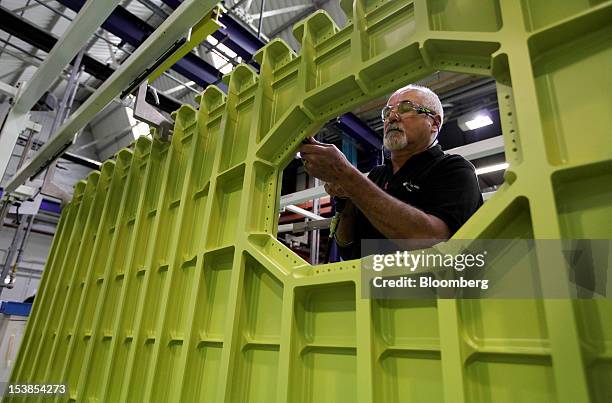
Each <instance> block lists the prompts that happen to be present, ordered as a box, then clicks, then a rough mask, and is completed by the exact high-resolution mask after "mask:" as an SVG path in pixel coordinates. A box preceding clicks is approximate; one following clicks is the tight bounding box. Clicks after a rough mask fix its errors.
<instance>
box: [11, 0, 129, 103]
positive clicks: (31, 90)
mask: <svg viewBox="0 0 612 403" xmlns="http://www.w3.org/2000/svg"><path fill="white" fill-rule="evenodd" d="M119 1H120V0H106V1H89V2H87V3H86V4H85V7H83V8H82V9H81V10H80V11H79V13H78V14H77V16H76V18H75V19H74V20H73V21H72V23H71V24H70V25H69V26H68V28H67V29H66V31H65V32H64V34H63V35H62V37H61V38H60V39H59V40H58V41H56V43H55V45H54V46H53V48H52V49H51V51H50V52H49V54H48V55H47V57H46V58H45V60H44V61H43V63H42V64H41V65H40V67H39V68H38V69H36V72H35V73H34V75H33V76H32V78H30V79H29V80H28V82H27V83H26V85H25V87H24V89H23V90H22V91H21V92H20V94H19V96H18V97H17V99H16V100H15V103H14V105H13V109H14V110H15V111H16V112H27V111H29V110H30V109H32V107H33V106H34V105H35V104H36V102H37V101H38V100H39V99H40V97H41V96H42V95H43V94H44V93H45V91H47V89H48V88H49V87H50V86H51V84H53V81H55V79H56V78H57V77H58V76H59V75H60V73H61V72H62V71H63V70H64V68H65V67H66V66H67V65H68V63H70V61H71V60H72V59H73V58H74V57H75V56H76V54H77V53H78V52H80V51H81V49H83V47H84V46H85V44H86V43H87V42H88V41H89V39H90V38H91V37H92V36H93V34H94V32H96V30H97V29H98V27H99V26H100V25H101V24H102V23H103V22H104V20H105V19H106V17H108V15H109V14H110V13H111V12H112V11H113V9H114V8H115V7H116V6H117V4H118V3H119Z"/></svg>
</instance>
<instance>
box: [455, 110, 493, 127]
mask: <svg viewBox="0 0 612 403" xmlns="http://www.w3.org/2000/svg"><path fill="white" fill-rule="evenodd" d="M492 124H493V119H491V116H490V115H489V111H487V110H486V109H484V110H479V111H476V112H470V113H466V114H465V115H461V116H459V118H457V125H458V126H459V128H460V129H461V130H463V131H464V132H466V131H468V130H474V129H478V128H480V127H484V126H489V125H492Z"/></svg>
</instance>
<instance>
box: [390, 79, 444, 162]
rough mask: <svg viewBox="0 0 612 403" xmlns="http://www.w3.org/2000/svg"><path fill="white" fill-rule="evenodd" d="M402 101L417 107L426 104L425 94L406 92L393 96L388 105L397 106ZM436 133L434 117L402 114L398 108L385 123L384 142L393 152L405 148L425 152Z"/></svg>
mask: <svg viewBox="0 0 612 403" xmlns="http://www.w3.org/2000/svg"><path fill="white" fill-rule="evenodd" d="M401 101H411V102H412V103H414V104H417V105H424V102H425V100H424V99H423V94H421V93H420V92H419V91H415V90H406V91H403V92H396V93H395V94H393V95H391V98H389V101H387V105H394V106H395V105H397V104H398V103H399V102H401ZM424 106H425V105H424ZM436 118H437V117H436ZM436 131H437V128H436V125H435V124H434V118H433V117H429V116H428V115H426V114H424V113H419V114H417V113H416V112H411V113H404V114H400V113H398V112H397V108H393V110H392V112H391V114H390V115H389V118H388V119H386V120H385V122H384V139H383V142H384V145H385V147H386V148H387V149H389V150H391V151H395V150H402V149H405V148H407V149H409V150H414V151H418V150H423V149H425V148H426V147H427V146H428V145H429V144H430V143H431V141H432V140H433V138H434V136H435V133H436Z"/></svg>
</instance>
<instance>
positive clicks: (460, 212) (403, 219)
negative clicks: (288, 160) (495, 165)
mask: <svg viewBox="0 0 612 403" xmlns="http://www.w3.org/2000/svg"><path fill="white" fill-rule="evenodd" d="M443 117H444V111H443V109H442V104H441V102H440V100H439V98H438V96H437V95H436V94H435V93H434V92H433V91H431V90H430V89H428V88H425V87H421V86H417V85H409V86H407V87H404V88H401V89H399V90H397V91H396V92H395V93H394V94H393V95H391V97H390V98H389V100H388V102H387V105H386V106H385V107H384V108H383V111H382V118H383V122H384V138H383V144H384V146H385V147H386V148H387V149H388V150H389V151H390V153H391V158H390V159H388V160H385V163H384V164H383V165H380V166H378V167H375V168H374V169H373V170H372V171H371V172H370V174H369V175H368V176H367V177H366V176H364V175H363V174H362V173H361V172H359V171H358V170H357V168H355V167H353V166H352V165H351V164H350V163H349V162H348V160H347V159H346V157H345V156H344V155H343V154H342V152H340V151H339V150H338V149H337V148H336V147H335V146H334V145H332V144H323V143H319V142H317V141H315V140H314V139H313V140H312V141H311V143H310V144H303V145H302V146H301V147H300V153H301V155H302V159H303V161H304V167H305V170H306V172H308V174H310V175H312V176H314V177H317V178H319V179H321V180H323V181H325V182H326V185H325V189H326V191H327V192H328V193H329V194H330V195H331V196H335V197H337V198H340V199H345V200H346V204H345V207H344V209H343V211H342V213H341V218H340V222H339V225H338V229H337V232H336V241H337V242H338V245H339V246H340V250H341V256H342V257H343V258H344V259H355V258H359V257H361V251H360V243H361V242H360V241H361V240H362V239H385V238H386V239H405V240H414V241H415V243H414V245H415V247H413V249H414V248H416V247H418V248H424V247H429V246H432V245H435V244H436V243H438V242H440V241H443V240H447V239H448V238H450V237H451V236H452V235H453V234H454V233H455V232H456V231H457V230H458V229H459V228H460V227H461V226H462V225H463V224H464V223H465V222H466V221H467V220H468V218H469V217H470V216H471V215H472V214H474V212H475V211H476V210H477V209H478V208H479V207H480V206H481V205H482V195H481V193H480V189H479V187H478V180H477V178H476V174H475V171H474V166H473V165H472V164H471V163H469V162H468V161H466V160H465V159H464V158H463V157H461V156H459V155H449V154H445V153H444V152H443V151H442V149H441V147H440V146H439V145H438V142H437V138H438V134H439V132H440V128H441V126H442V119H443Z"/></svg>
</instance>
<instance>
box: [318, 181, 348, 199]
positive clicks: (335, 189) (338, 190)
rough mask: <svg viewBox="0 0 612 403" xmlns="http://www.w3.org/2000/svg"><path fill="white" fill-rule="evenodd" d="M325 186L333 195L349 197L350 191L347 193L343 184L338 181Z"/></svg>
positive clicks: (341, 197) (343, 197)
mask: <svg viewBox="0 0 612 403" xmlns="http://www.w3.org/2000/svg"><path fill="white" fill-rule="evenodd" d="M324 187H325V191H326V192H327V194H328V195H330V196H331V197H338V198H340V199H346V198H348V197H349V195H348V193H346V191H345V190H344V189H343V188H342V186H340V185H338V184H337V183H326V184H325V186H324Z"/></svg>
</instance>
